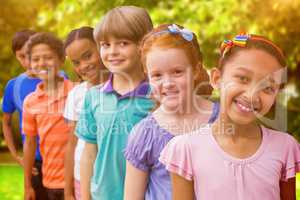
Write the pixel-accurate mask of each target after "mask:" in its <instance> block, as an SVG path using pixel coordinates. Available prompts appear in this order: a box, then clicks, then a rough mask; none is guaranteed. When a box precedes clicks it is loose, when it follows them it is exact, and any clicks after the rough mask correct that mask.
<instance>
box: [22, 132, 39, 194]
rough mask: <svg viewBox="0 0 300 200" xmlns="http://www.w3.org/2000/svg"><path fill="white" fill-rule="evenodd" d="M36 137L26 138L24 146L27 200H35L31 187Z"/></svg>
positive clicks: (25, 192)
mask: <svg viewBox="0 0 300 200" xmlns="http://www.w3.org/2000/svg"><path fill="white" fill-rule="evenodd" d="M36 145H37V144H36V136H26V139H25V145H24V187H25V188H24V194H25V200H35V193H34V190H33V188H32V185H31V177H32V174H31V171H32V168H33V164H34V153H35V149H36Z"/></svg>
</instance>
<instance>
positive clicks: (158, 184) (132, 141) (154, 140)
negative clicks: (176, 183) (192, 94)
mask: <svg viewBox="0 0 300 200" xmlns="http://www.w3.org/2000/svg"><path fill="white" fill-rule="evenodd" d="M218 113H219V104H218V103H214V105H213V112H212V115H211V117H210V119H209V121H208V123H212V122H214V121H215V120H216V118H217V116H218ZM173 137H174V135H172V134H171V133H169V132H168V131H167V130H165V129H163V128H162V127H160V126H159V124H158V123H157V121H156V120H155V119H154V117H153V115H152V114H149V115H148V116H147V117H146V118H144V119H143V120H141V121H140V122H139V123H138V124H137V125H136V126H135V127H134V128H133V130H132V133H131V134H130V136H129V139H128V143H127V147H126V149H125V153H124V155H125V158H126V160H127V161H128V162H130V163H131V164H132V165H133V166H134V167H136V168H138V169H140V170H142V171H145V172H148V174H149V177H148V185H147V189H146V193H145V200H158V199H159V200H171V199H172V192H171V179H170V175H169V172H168V171H167V170H166V168H165V166H164V165H163V164H162V163H161V162H160V161H159V160H158V158H159V156H160V153H161V151H162V150H163V148H164V147H165V146H166V145H167V143H168V142H169V141H170V140H171V139H172V138H173Z"/></svg>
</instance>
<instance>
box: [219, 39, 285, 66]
mask: <svg viewBox="0 0 300 200" xmlns="http://www.w3.org/2000/svg"><path fill="white" fill-rule="evenodd" d="M247 49H259V50H262V51H265V52H267V53H268V54H270V55H271V56H273V57H274V58H275V59H276V60H277V61H278V63H279V64H280V65H281V66H282V67H285V66H286V58H285V56H284V54H283V52H282V50H281V49H280V48H279V47H278V46H277V45H275V44H274V43H273V42H272V41H271V40H269V39H268V38H266V37H263V36H259V35H249V38H248V39H247V41H246V45H245V47H241V46H237V45H233V46H232V47H231V48H230V50H229V51H228V52H226V53H225V54H224V50H223V51H222V50H221V57H220V59H219V65H218V67H219V68H220V69H222V68H223V66H224V65H225V63H226V62H227V61H228V60H230V59H231V58H232V57H234V55H236V54H237V52H239V51H243V50H247Z"/></svg>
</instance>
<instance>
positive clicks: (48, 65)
mask: <svg viewBox="0 0 300 200" xmlns="http://www.w3.org/2000/svg"><path fill="white" fill-rule="evenodd" d="M62 64H63V61H62V60H60V59H59V57H58V55H57V54H56V53H55V52H54V51H53V50H52V49H51V48H50V47H49V46H48V45H47V44H37V45H35V46H33V47H32V49H31V57H30V66H31V68H32V70H33V71H34V73H35V74H36V76H37V77H39V78H40V79H41V80H43V81H47V80H48V79H52V78H54V77H56V76H58V70H59V67H60V66H61V65H62Z"/></svg>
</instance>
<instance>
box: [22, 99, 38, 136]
mask: <svg viewBox="0 0 300 200" xmlns="http://www.w3.org/2000/svg"><path fill="white" fill-rule="evenodd" d="M28 97H30V96H27V97H26V98H25V101H24V106H23V114H22V132H23V133H24V134H25V135H29V136H36V135H37V134H38V130H37V123H36V114H35V113H34V112H33V108H32V107H31V106H30V98H28Z"/></svg>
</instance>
